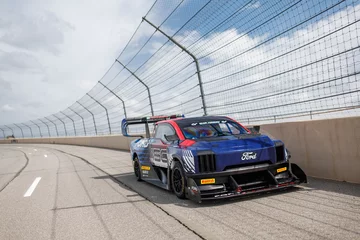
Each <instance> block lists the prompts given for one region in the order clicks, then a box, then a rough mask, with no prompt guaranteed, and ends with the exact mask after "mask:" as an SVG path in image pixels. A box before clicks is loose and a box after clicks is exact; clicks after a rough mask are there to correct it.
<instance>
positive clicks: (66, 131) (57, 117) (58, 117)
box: [52, 114, 67, 136]
mask: <svg viewBox="0 0 360 240" xmlns="http://www.w3.org/2000/svg"><path fill="white" fill-rule="evenodd" d="M52 116H54V117H56V118H57V119H58V120H59V121H60V122H62V124H63V125H64V129H65V136H67V131H66V125H65V122H64V121H63V120H61V119H60V118H59V117H58V116H56V115H55V114H53V115H52Z"/></svg>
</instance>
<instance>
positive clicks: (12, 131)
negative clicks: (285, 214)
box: [4, 125, 15, 136]
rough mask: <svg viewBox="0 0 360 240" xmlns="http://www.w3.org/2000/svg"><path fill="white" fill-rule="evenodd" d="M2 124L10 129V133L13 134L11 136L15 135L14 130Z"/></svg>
mask: <svg viewBox="0 0 360 240" xmlns="http://www.w3.org/2000/svg"><path fill="white" fill-rule="evenodd" d="M4 126H5V127H7V128H8V129H10V130H11V133H12V135H13V136H15V135H14V130H13V129H12V128H9V127H8V126H6V125H4Z"/></svg>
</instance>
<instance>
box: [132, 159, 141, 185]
mask: <svg viewBox="0 0 360 240" xmlns="http://www.w3.org/2000/svg"><path fill="white" fill-rule="evenodd" d="M135 164H137V165H138V167H139V170H138V176H136V170H135ZM133 169H134V175H135V177H136V179H137V180H138V181H141V170H140V169H141V166H140V162H139V159H138V157H135V158H134V162H133Z"/></svg>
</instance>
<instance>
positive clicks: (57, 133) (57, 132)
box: [44, 117, 59, 136]
mask: <svg viewBox="0 0 360 240" xmlns="http://www.w3.org/2000/svg"><path fill="white" fill-rule="evenodd" d="M44 118H45V119H46V120H48V121H49V122H51V123H52V124H54V126H55V129H56V136H59V131H58V128H57V125H56V124H55V123H54V122H53V121H51V120H50V119H48V118H47V117H44Z"/></svg>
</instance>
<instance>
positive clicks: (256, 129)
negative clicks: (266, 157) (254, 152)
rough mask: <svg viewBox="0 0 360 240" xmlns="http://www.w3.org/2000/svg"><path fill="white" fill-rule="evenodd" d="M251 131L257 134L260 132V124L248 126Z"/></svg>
mask: <svg viewBox="0 0 360 240" xmlns="http://www.w3.org/2000/svg"><path fill="white" fill-rule="evenodd" d="M249 130H250V132H251V133H254V134H259V133H260V126H253V127H252V128H249Z"/></svg>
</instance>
